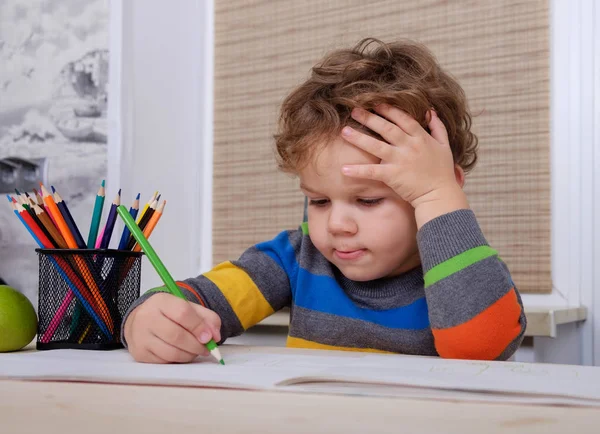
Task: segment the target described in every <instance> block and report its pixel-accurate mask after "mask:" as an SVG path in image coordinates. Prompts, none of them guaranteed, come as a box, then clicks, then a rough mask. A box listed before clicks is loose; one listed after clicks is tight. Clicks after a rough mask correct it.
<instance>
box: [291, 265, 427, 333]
mask: <svg viewBox="0 0 600 434" xmlns="http://www.w3.org/2000/svg"><path fill="white" fill-rule="evenodd" d="M298 288H301V289H300V290H298V291H297V293H296V296H295V297H294V304H296V305H298V306H301V307H304V308H306V309H311V310H315V311H318V312H323V313H328V314H332V315H339V316H344V317H347V318H353V319H359V320H363V321H368V322H371V323H374V324H379V325H381V326H384V327H389V328H394V329H406V330H422V329H426V328H429V315H428V309H427V302H426V300H425V297H422V298H419V299H417V300H415V301H413V302H412V303H411V304H408V305H406V306H402V307H397V308H394V309H388V310H372V309H365V308H361V307H359V306H357V305H356V304H354V302H353V301H352V300H351V299H350V298H348V296H347V295H346V293H344V290H343V289H342V288H341V287H340V286H339V284H338V283H337V282H336V281H335V279H334V278H332V277H329V276H316V275H314V274H312V273H310V272H308V271H306V270H304V269H302V268H301V269H300V271H299V273H298Z"/></svg>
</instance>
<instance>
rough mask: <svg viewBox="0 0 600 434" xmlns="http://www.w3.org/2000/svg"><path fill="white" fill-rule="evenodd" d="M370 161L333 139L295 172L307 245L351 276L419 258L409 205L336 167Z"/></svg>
mask: <svg viewBox="0 0 600 434" xmlns="http://www.w3.org/2000/svg"><path fill="white" fill-rule="evenodd" d="M373 163H379V160H378V159H377V158H375V157H373V156H372V155H370V154H367V153H366V152H364V151H362V150H360V149H358V148H356V147H355V146H353V145H351V144H350V143H348V142H346V141H345V140H343V139H342V138H338V139H336V140H334V141H333V142H332V143H330V144H329V145H327V146H326V147H325V149H324V150H323V151H322V152H320V153H318V154H317V155H316V156H315V158H314V159H313V161H312V162H311V164H309V165H308V166H307V167H306V168H305V169H304V170H302V171H301V172H300V173H299V176H300V187H301V189H302V191H303V193H304V194H305V195H306V196H307V197H308V202H309V206H308V228H309V232H310V238H311V240H312V242H313V244H314V245H315V246H316V247H317V249H319V251H320V252H321V253H322V254H323V255H324V256H325V257H326V258H327V259H328V260H329V261H330V262H332V263H333V264H334V265H335V266H336V267H338V268H339V270H340V271H341V272H342V273H343V274H344V275H345V276H346V277H347V278H349V279H351V280H356V281H366V280H373V279H378V278H380V277H385V276H393V275H397V274H401V273H403V272H405V271H408V270H410V269H412V268H414V267H416V266H417V265H419V263H420V257H419V252H418V250H417V241H416V234H417V224H416V222H415V215H414V214H415V213H414V209H413V208H412V206H411V205H410V204H409V203H407V202H405V201H403V200H402V199H400V197H399V196H398V195H397V194H396V193H394V191H393V190H392V189H390V188H389V187H388V186H387V185H385V184H384V183H382V182H379V181H370V180H360V179H355V178H349V177H347V176H345V175H343V174H342V171H341V169H342V166H343V165H344V164H373Z"/></svg>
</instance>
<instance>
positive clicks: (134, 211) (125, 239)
mask: <svg viewBox="0 0 600 434" xmlns="http://www.w3.org/2000/svg"><path fill="white" fill-rule="evenodd" d="M139 209H140V194H139V193H138V195H137V197H136V198H135V200H134V201H133V205H132V206H131V208H129V214H131V218H132V219H134V220H135V218H136V217H137V215H138V211H139ZM129 234H130V232H129V229H128V228H127V226H125V227H124V228H123V233H122V234H121V241H119V247H118V249H119V250H123V249H125V247H127V243H128V242H129Z"/></svg>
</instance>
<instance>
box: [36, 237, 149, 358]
mask: <svg viewBox="0 0 600 434" xmlns="http://www.w3.org/2000/svg"><path fill="white" fill-rule="evenodd" d="M36 252H37V253H38V257H39V298H38V335H37V344H36V347H37V349H38V350H50V349H58V348H74V349H87V350H111V349H116V348H122V347H123V344H122V343H121V321H122V318H123V315H124V314H125V312H126V311H127V309H128V308H129V307H130V306H131V304H132V303H133V302H134V301H135V300H136V299H137V298H138V297H139V295H140V280H141V278H140V276H141V262H142V261H141V257H142V255H143V253H141V252H131V251H125V250H92V249H90V250H85V249H79V250H78V249H37V250H36Z"/></svg>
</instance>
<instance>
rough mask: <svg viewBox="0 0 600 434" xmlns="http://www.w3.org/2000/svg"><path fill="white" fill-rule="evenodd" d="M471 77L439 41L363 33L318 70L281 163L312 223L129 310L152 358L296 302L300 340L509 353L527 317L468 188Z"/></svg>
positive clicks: (285, 121) (295, 106) (363, 347)
mask: <svg viewBox="0 0 600 434" xmlns="http://www.w3.org/2000/svg"><path fill="white" fill-rule="evenodd" d="M470 127H471V117H470V115H469V113H468V110H467V104H466V100H465V96H464V93H463V91H462V89H461V87H460V86H459V85H458V83H456V81H454V79H453V78H451V77H450V76H449V75H448V74H446V73H445V72H444V71H443V70H442V69H441V68H440V66H439V65H438V64H437V63H436V60H435V58H434V57H433V55H432V54H431V53H430V52H429V51H428V50H427V49H426V48H424V47H422V46H420V45H418V44H415V43H410V42H397V43H390V44H384V43H382V42H380V41H377V40H374V39H366V40H364V41H361V42H360V43H359V44H358V45H357V46H356V47H354V48H353V49H352V50H338V51H334V52H332V53H330V54H329V55H328V56H326V57H325V58H324V59H323V60H322V62H321V63H320V64H319V65H317V66H315V67H314V68H313V69H312V74H311V77H310V78H309V79H308V80H307V81H306V82H304V83H303V84H302V85H300V86H299V87H298V88H297V89H296V90H294V91H293V92H292V93H291V94H290V95H289V96H288V97H287V99H286V100H285V101H284V103H283V106H282V109H281V118H280V127H279V132H278V134H277V135H276V136H275V140H276V148H277V154H278V159H279V167H280V169H282V170H283V171H285V172H288V173H293V174H295V175H297V176H298V177H299V178H300V187H301V189H302V192H303V193H304V195H305V196H306V197H307V200H308V203H309V205H308V223H304V224H303V225H302V227H301V228H300V229H298V230H295V231H285V232H282V233H280V234H279V235H278V236H277V237H275V238H274V239H273V240H271V241H267V242H264V243H261V244H257V245H256V246H254V247H251V248H249V249H248V250H246V251H245V252H244V253H243V254H242V255H241V257H240V258H239V260H237V261H234V262H225V263H222V264H220V265H218V266H216V267H215V268H214V269H213V270H211V271H209V272H207V273H205V274H204V275H201V276H198V277H196V278H190V279H187V280H185V281H183V282H179V285H180V286H181V288H182V289H183V291H184V293H185V295H186V297H187V299H188V300H189V301H190V302H191V303H188V302H186V301H184V300H181V299H178V298H176V297H174V296H172V295H170V294H167V293H165V291H164V290H163V289H161V288H157V289H155V290H152V291H149V292H148V293H146V294H144V295H143V296H142V297H140V299H139V300H138V301H136V302H135V304H134V305H133V306H132V307H131V308H130V310H129V312H128V314H127V315H126V316H125V319H124V323H123V331H124V332H123V342H124V343H125V344H126V345H128V348H129V351H130V352H131V354H132V355H133V357H134V358H135V359H136V360H138V361H140V362H150V363H169V362H180V363H181V362H189V361H191V360H193V359H194V358H196V357H197V356H198V355H207V354H208V353H207V351H206V349H205V348H204V346H203V344H204V343H206V342H208V341H209V340H210V339H211V338H214V339H215V340H216V341H217V342H219V341H224V340H225V339H226V338H228V337H230V336H236V335H239V334H241V333H242V332H243V331H244V330H246V329H248V328H249V327H251V326H252V325H254V324H256V323H258V322H259V321H260V320H262V319H263V318H265V317H267V316H268V315H270V314H272V313H273V312H275V311H277V310H279V309H281V308H283V307H285V306H289V307H290V308H291V321H290V329H289V336H288V340H287V345H288V346H290V347H306V348H324V349H341V350H356V351H385V352H394V353H404V354H418V355H439V356H441V357H449V358H471V359H499V360H505V359H507V358H509V357H510V356H511V355H512V354H513V353H514V352H515V351H516V349H517V348H518V346H519V344H520V342H521V340H522V337H523V333H524V331H525V325H526V323H525V316H524V313H523V307H522V303H521V300H520V297H519V294H518V292H517V290H516V288H515V287H514V284H513V283H512V280H511V277H510V274H509V271H508V270H507V268H506V266H505V265H504V263H503V262H502V261H501V260H500V259H499V258H498V254H497V252H496V251H494V250H492V249H491V248H490V247H489V246H488V244H487V242H486V240H485V238H484V236H483V234H482V233H481V231H480V228H479V225H478V224H477V221H476V219H475V216H474V214H473V212H472V211H471V210H469V205H468V202H467V199H466V197H465V194H464V193H463V190H462V186H463V184H464V176H465V172H467V171H468V170H470V169H471V168H472V167H473V165H474V164H475V161H476V148H477V138H476V137H475V136H474V135H473V133H471V131H470Z"/></svg>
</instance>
